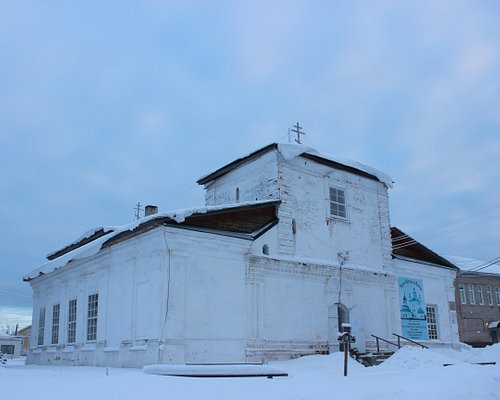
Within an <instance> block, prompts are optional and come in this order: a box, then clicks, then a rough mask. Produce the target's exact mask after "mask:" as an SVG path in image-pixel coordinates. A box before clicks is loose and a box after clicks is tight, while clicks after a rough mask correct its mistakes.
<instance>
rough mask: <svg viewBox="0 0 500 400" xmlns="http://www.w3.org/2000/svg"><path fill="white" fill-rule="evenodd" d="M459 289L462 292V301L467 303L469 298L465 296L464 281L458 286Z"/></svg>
mask: <svg viewBox="0 0 500 400" xmlns="http://www.w3.org/2000/svg"><path fill="white" fill-rule="evenodd" d="M458 291H459V292H460V303H461V304H467V298H466V297H465V285H464V284H463V283H461V284H460V285H459V286H458Z"/></svg>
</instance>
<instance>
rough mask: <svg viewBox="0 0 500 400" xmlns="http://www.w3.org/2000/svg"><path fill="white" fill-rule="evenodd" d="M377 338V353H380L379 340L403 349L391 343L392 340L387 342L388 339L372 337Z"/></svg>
mask: <svg viewBox="0 0 500 400" xmlns="http://www.w3.org/2000/svg"><path fill="white" fill-rule="evenodd" d="M371 336H373V337H374V338H375V340H376V343H377V353H380V345H379V340H382V341H383V342H386V343H389V344H392V345H393V346H396V347H397V348H398V349H400V348H401V345H400V344H398V343H394V342H391V341H390V340H387V339H384V338H381V337H379V336H376V335H371Z"/></svg>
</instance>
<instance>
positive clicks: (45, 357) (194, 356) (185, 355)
mask: <svg viewBox="0 0 500 400" xmlns="http://www.w3.org/2000/svg"><path fill="white" fill-rule="evenodd" d="M249 245H250V242H249V241H248V240H242V239H236V238H232V237H226V236H221V235H213V234H206V233H201V232H196V231H191V230H183V229H176V228H171V227H160V228H156V229H154V230H152V231H149V232H146V233H144V234H142V235H140V236H136V237H134V238H131V239H129V240H127V241H125V242H122V243H119V244H116V245H113V246H112V247H111V248H107V249H105V250H103V251H101V252H100V253H98V254H97V255H95V256H92V257H89V258H87V259H85V260H82V261H76V262H73V263H70V264H68V265H67V266H65V267H63V268H61V269H59V270H57V271H54V272H52V273H49V274H47V275H45V276H41V277H39V278H36V279H34V280H33V281H32V282H31V284H32V287H33V291H34V299H35V308H34V315H33V321H34V325H33V331H32V338H31V346H32V348H31V349H30V353H29V357H28V361H29V362H31V363H57V364H78V365H114V366H141V365H144V364H147V363H156V362H181V363H183V362H187V361H191V362H195V361H207V360H210V361H234V360H241V359H243V358H244V355H245V345H246V314H245V304H246V303H245V295H244V293H245V263H244V259H243V254H245V253H246V252H247V251H248V247H249ZM93 293H98V294H99V308H98V328H97V340H95V341H87V340H86V339H87V338H86V329H87V314H86V313H87V301H88V296H89V295H90V294H93ZM74 298H76V299H77V324H76V326H77V331H76V343H74V344H68V343H67V323H68V321H67V319H68V302H69V300H71V299H74ZM54 304H60V305H61V316H60V328H59V342H58V344H56V345H52V344H51V335H52V307H53V305H54ZM167 305H168V306H167ZM41 307H45V308H46V314H45V335H44V344H43V345H41V346H38V345H37V334H38V318H39V310H40V308H41Z"/></svg>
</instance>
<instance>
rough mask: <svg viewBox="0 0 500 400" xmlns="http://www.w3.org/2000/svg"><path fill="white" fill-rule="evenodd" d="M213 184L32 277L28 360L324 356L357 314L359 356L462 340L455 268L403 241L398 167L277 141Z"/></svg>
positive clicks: (204, 181) (136, 363)
mask: <svg viewBox="0 0 500 400" xmlns="http://www.w3.org/2000/svg"><path fill="white" fill-rule="evenodd" d="M198 184H200V185H203V186H204V189H205V203H206V204H205V207H202V208H198V209H192V210H182V211H179V212H167V213H162V212H160V213H158V212H157V209H156V208H155V207H147V212H146V214H147V215H146V216H145V217H144V218H142V219H140V220H138V221H136V222H135V223H133V224H130V225H127V226H121V227H99V228H96V229H93V230H91V231H88V232H86V233H85V234H84V235H82V237H80V238H79V239H77V240H76V241H74V242H72V243H70V244H68V245H67V246H66V247H64V248H63V249H60V250H58V251H55V252H53V253H51V254H49V255H48V257H47V258H48V262H47V263H45V264H43V265H42V266H40V267H39V268H37V269H36V270H34V271H33V272H31V273H29V274H28V275H26V276H25V277H24V280H25V281H28V282H29V283H30V285H31V286H32V288H33V298H34V310H33V329H32V337H31V349H30V352H29V355H28V362H30V363H35V364H47V363H54V364H65V365H102V366H128V367H140V366H143V365H146V364H155V363H186V362H194V363H196V362H244V361H263V360H264V361H265V360H270V359H284V358H291V357H296V356H300V355H305V354H325V353H328V352H331V351H336V350H338V340H337V333H338V331H339V326H340V324H341V323H342V322H349V323H350V324H351V326H352V333H353V334H354V335H355V336H356V339H357V340H356V344H355V346H356V347H358V349H360V351H366V350H371V349H373V347H374V343H375V342H374V340H375V339H374V337H373V336H372V335H376V336H379V337H382V338H386V339H390V340H393V336H392V334H393V333H397V334H403V336H405V337H408V338H411V339H414V340H418V341H419V342H425V343H427V344H435V345H453V344H456V343H458V330H457V329H458V328H457V322H456V314H454V313H455V297H454V289H453V281H454V279H455V276H456V268H455V267H454V266H453V265H452V264H450V263H448V262H447V261H446V260H444V259H441V258H440V257H439V256H437V255H435V254H434V253H432V252H431V251H430V250H428V249H426V248H425V247H423V246H421V245H420V244H418V243H416V242H409V241H408V240H407V238H408V237H407V236H405V235H404V234H403V233H402V232H400V231H398V230H396V231H395V230H394V229H393V232H392V238H391V227H390V221H389V202H388V190H389V189H390V188H391V187H392V184H393V182H392V179H391V178H390V177H388V176H387V175H385V174H383V173H381V172H379V171H377V170H375V169H373V168H370V167H367V166H364V165H362V164H359V163H356V162H352V161H347V160H339V159H336V158H334V157H331V156H327V155H324V154H321V153H319V152H317V151H316V150H314V149H312V148H310V147H307V146H304V145H293V144H277V143H274V144H271V145H268V146H266V147H263V148H261V149H259V150H257V151H255V152H253V153H251V154H249V155H247V156H245V157H242V158H240V159H237V160H235V161H233V162H231V163H229V164H227V165H225V166H223V167H221V168H220V169H218V170H216V171H214V172H212V173H210V174H208V175H206V176H204V177H202V178H201V179H199V180H198ZM401 243H403V244H405V245H404V246H402V245H401ZM393 245H394V249H395V251H394V252H393ZM409 245H410V246H409ZM419 246H420V247H419ZM409 249H413V250H414V251H409ZM422 313H423V314H422ZM431 314H432V315H431ZM422 315H423V318H424V319H423V320H422ZM426 316H427V318H426ZM431 317H432V318H433V319H432V320H431ZM392 350H395V349H392Z"/></svg>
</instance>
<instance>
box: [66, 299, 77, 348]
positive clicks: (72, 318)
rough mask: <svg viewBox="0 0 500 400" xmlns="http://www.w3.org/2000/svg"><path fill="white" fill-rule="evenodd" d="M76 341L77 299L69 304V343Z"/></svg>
mask: <svg viewBox="0 0 500 400" xmlns="http://www.w3.org/2000/svg"><path fill="white" fill-rule="evenodd" d="M75 341H76V299H73V300H70V301H69V304H68V343H75Z"/></svg>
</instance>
